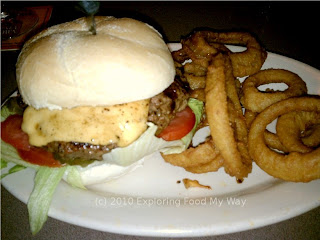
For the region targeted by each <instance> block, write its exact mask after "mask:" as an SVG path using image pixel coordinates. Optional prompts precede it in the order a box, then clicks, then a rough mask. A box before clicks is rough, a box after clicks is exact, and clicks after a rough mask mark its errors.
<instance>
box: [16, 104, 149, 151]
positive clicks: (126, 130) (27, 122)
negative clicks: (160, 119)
mask: <svg viewBox="0 0 320 240" xmlns="http://www.w3.org/2000/svg"><path fill="white" fill-rule="evenodd" d="M148 108H149V100H141V101H136V102H131V103H126V104H120V105H114V106H108V107H76V108H72V109H62V110H48V109H38V110H37V109H34V108H33V107H28V108H27V109H26V110H25V112H24V115H23V123H22V126H21V127H22V130H23V131H24V132H26V133H27V134H28V135H29V142H30V144H31V145H33V146H45V145H47V144H48V143H49V142H53V141H65V142H72V141H74V142H84V143H90V144H94V145H108V144H110V143H115V144H117V145H118V146H119V147H125V146H128V145H129V144H131V143H132V142H134V141H135V140H136V139H137V138H138V137H139V136H140V135H141V134H142V133H143V132H144V131H145V130H146V129H147V125H146V122H147V118H148Z"/></svg>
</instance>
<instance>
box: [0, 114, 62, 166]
mask: <svg viewBox="0 0 320 240" xmlns="http://www.w3.org/2000/svg"><path fill="white" fill-rule="evenodd" d="M21 124H22V116H21V115H11V116H9V117H8V118H7V119H6V120H5V121H3V122H2V123H1V139H2V140H3V141H5V142H6V143H8V144H10V145H12V146H13V147H15V148H16V149H17V151H18V154H19V156H20V157H21V158H22V159H23V160H25V161H27V162H30V163H33V164H38V165H41V166H48V167H61V166H62V165H61V163H60V162H59V161H57V160H56V159H54V157H53V155H52V153H50V152H47V151H46V150H44V149H42V148H37V147H33V146H31V145H30V144H29V137H28V134H26V133H25V132H23V131H22V129H21Z"/></svg>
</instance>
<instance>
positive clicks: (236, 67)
mask: <svg viewBox="0 0 320 240" xmlns="http://www.w3.org/2000/svg"><path fill="white" fill-rule="evenodd" d="M197 34H199V35H202V36H203V37H204V38H205V39H206V40H207V42H208V43H209V44H210V45H212V44H213V43H222V44H233V45H245V46H246V47H247V49H246V50H245V51H243V52H231V51H229V56H230V59H231V62H232V68H233V75H234V76H235V77H244V76H248V75H252V74H254V73H256V72H258V71H259V70H260V69H261V67H262V65H263V63H264V61H265V60H266V58H267V52H266V51H265V50H264V49H263V48H262V47H261V46H260V44H259V43H258V41H257V40H256V39H255V38H254V37H253V36H252V35H251V34H250V33H246V32H212V31H200V32H198V33H197ZM219 52H221V50H220V51H219Z"/></svg>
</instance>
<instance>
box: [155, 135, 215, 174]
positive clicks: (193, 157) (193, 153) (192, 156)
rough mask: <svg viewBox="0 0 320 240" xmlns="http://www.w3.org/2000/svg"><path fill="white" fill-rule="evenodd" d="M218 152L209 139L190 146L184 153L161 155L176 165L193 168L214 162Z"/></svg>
mask: <svg viewBox="0 0 320 240" xmlns="http://www.w3.org/2000/svg"><path fill="white" fill-rule="evenodd" d="M218 154H219V151H218V149H216V147H215V146H214V144H213V143H212V141H211V140H209V141H206V142H204V143H201V144H199V145H198V146H197V147H195V148H194V147H190V148H188V149H187V150H185V151H183V152H182V153H174V154H168V155H164V154H161V155H162V157H163V159H164V160H165V161H166V162H168V163H170V164H172V165H174V166H179V167H183V168H188V167H190V168H192V167H197V166H199V165H203V164H207V163H210V162H212V161H213V160H214V159H215V158H216V157H217V156H218Z"/></svg>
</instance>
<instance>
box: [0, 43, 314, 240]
mask: <svg viewBox="0 0 320 240" xmlns="http://www.w3.org/2000/svg"><path fill="white" fill-rule="evenodd" d="M179 46H180V45H179V44H170V48H171V49H177V48H179ZM237 49H238V50H239V48H233V49H232V50H237ZM240 49H241V48H240ZM272 67H273V68H283V69H287V70H291V71H293V72H295V73H297V74H299V75H300V76H301V77H302V79H304V80H305V81H306V82H307V86H308V89H309V93H311V94H320V72H319V71H318V70H316V69H314V68H312V67H310V66H308V65H305V64H303V63H300V62H297V61H295V60H292V59H289V58H286V57H283V56H279V55H276V54H272V53H269V55H268V58H267V61H266V63H265V64H264V66H263V68H272ZM203 131H207V130H206V129H204V130H203ZM202 134H203V133H202ZM200 135H201V134H200ZM33 177H34V171H33V170H31V169H26V170H23V171H21V172H18V173H15V174H12V175H10V176H8V177H6V178H4V179H3V180H2V184H3V186H4V187H5V188H6V189H7V190H8V191H9V192H10V193H12V194H13V195H14V196H15V197H16V198H18V199H19V200H21V201H23V202H24V203H26V202H27V200H28V197H29V195H30V193H31V191H32V187H33ZM183 178H190V179H197V180H199V182H200V183H202V184H205V185H209V186H211V188H212V190H207V189H188V190H187V189H185V188H184V186H183V183H178V182H177V181H181V180H182V179H183ZM319 189H320V180H317V181H312V182H310V183H290V182H283V181H280V180H277V179H274V178H272V177H270V176H268V175H267V174H266V173H264V172H263V171H262V170H260V169H259V167H257V166H256V165H255V164H254V166H253V170H252V173H251V174H250V175H249V177H248V178H247V179H245V181H244V182H243V183H242V184H237V183H236V181H235V179H234V178H231V177H229V176H228V175H227V174H225V172H224V170H223V168H221V169H220V170H219V171H218V172H215V173H207V174H201V175H197V174H192V173H188V172H186V171H184V169H182V168H179V167H173V166H171V165H170V164H167V163H165V162H164V161H163V160H162V158H161V156H160V155H159V154H154V155H152V156H149V157H147V158H146V159H145V164H144V167H141V168H138V169H137V170H136V171H135V172H132V173H130V174H128V175H126V176H124V177H122V178H120V179H117V180H114V181H112V182H109V183H106V184H100V185H96V186H92V187H91V189H90V190H89V191H84V190H80V189H75V188H72V187H70V186H69V185H68V184H66V183H65V182H61V183H60V184H59V185H58V188H57V190H56V192H55V194H54V197H53V200H52V204H51V208H50V211H49V216H51V217H53V218H56V219H59V220H61V221H65V222H68V223H71V224H75V225H79V226H83V227H87V228H92V229H97V230H101V231H108V232H114V233H122V234H130V235H142V236H171V237H183V236H190V237H191V236H205V235H218V234H226V233H232V232H238V231H243V230H250V229H254V228H257V227H262V226H265V225H268V224H272V223H276V222H280V221H283V220H286V219H289V218H292V217H294V216H297V215H299V214H302V213H304V212H306V211H308V210H311V209H313V208H315V207H317V206H319V205H320V191H319Z"/></svg>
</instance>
